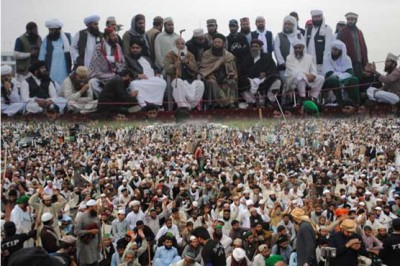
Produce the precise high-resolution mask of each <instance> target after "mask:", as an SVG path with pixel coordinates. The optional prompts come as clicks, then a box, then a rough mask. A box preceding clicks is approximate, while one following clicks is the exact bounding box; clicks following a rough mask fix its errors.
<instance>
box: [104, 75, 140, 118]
mask: <svg viewBox="0 0 400 266" xmlns="http://www.w3.org/2000/svg"><path fill="white" fill-rule="evenodd" d="M120 77H121V78H115V79H112V80H110V81H109V82H107V83H106V85H104V88H103V90H102V91H101V93H100V95H99V105H98V111H99V112H117V113H118V112H120V113H129V112H137V111H139V110H140V107H139V106H138V105H137V98H136V96H137V94H138V92H137V91H129V85H130V84H131V82H132V80H133V77H134V73H133V72H132V70H130V69H124V70H122V72H121V73H120ZM113 102H115V104H111V103H113Z"/></svg>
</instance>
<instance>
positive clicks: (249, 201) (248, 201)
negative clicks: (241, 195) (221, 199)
mask: <svg viewBox="0 0 400 266" xmlns="http://www.w3.org/2000/svg"><path fill="white" fill-rule="evenodd" d="M251 205H254V201H253V200H251V199H249V200H246V206H251Z"/></svg>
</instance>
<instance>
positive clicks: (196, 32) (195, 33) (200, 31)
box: [193, 29, 204, 162]
mask: <svg viewBox="0 0 400 266" xmlns="http://www.w3.org/2000/svg"><path fill="white" fill-rule="evenodd" d="M203 35H204V30H203V29H195V30H193V37H200V36H203ZM196 162H197V161H196Z"/></svg>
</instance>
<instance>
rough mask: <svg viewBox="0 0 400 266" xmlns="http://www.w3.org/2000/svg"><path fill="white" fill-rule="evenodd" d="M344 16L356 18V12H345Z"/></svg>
mask: <svg viewBox="0 0 400 266" xmlns="http://www.w3.org/2000/svg"><path fill="white" fill-rule="evenodd" d="M344 16H345V17H346V18H358V14H356V13H354V12H349V13H346V15H344Z"/></svg>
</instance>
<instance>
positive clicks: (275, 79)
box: [239, 39, 282, 103]
mask: <svg viewBox="0 0 400 266" xmlns="http://www.w3.org/2000/svg"><path fill="white" fill-rule="evenodd" d="M262 46H263V42H262V41H260V40H258V39H254V40H252V41H251V50H250V53H251V55H249V56H247V57H246V58H245V60H244V64H243V66H244V67H243V69H242V72H241V73H240V77H239V84H240V88H246V89H247V88H250V91H247V90H246V91H245V92H244V93H243V96H244V98H245V100H246V102H247V103H254V102H255V99H254V95H255V94H256V93H257V92H259V93H260V94H261V95H263V96H264V95H266V96H267V99H268V100H269V101H270V102H275V97H274V94H273V93H278V92H279V91H280V88H281V85H282V82H281V80H280V79H279V74H278V72H277V69H276V65H275V62H274V60H273V59H272V56H271V54H270V53H268V54H266V53H264V52H263V51H262ZM265 101H266V99H265Z"/></svg>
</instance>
